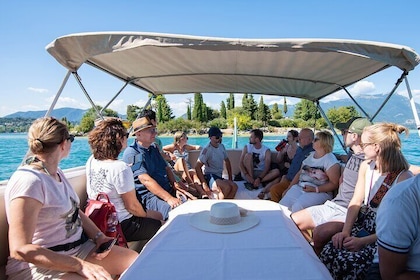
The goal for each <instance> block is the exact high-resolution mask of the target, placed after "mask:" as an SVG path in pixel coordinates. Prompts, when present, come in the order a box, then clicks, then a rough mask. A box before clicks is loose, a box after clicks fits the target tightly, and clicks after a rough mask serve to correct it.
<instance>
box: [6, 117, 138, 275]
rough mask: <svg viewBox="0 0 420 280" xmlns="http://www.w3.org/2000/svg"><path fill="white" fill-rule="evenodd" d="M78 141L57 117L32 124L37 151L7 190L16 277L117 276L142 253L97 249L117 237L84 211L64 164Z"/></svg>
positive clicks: (10, 264)
mask: <svg viewBox="0 0 420 280" xmlns="http://www.w3.org/2000/svg"><path fill="white" fill-rule="evenodd" d="M73 140H74V136H73V135H70V134H69V131H68V129H67V127H66V125H65V124H64V123H62V122H60V121H58V120H56V119H54V118H51V117H45V118H40V119H37V120H35V121H34V122H33V124H32V125H31V127H30V128H29V131H28V145H29V149H30V152H31V153H32V155H31V156H30V157H29V158H27V159H26V161H25V163H26V164H25V165H23V166H21V167H19V168H18V169H17V170H16V172H15V173H14V174H13V175H12V177H11V178H10V180H9V182H8V184H7V187H6V191H5V202H6V215H7V220H8V222H9V249H10V257H9V259H8V261H7V266H6V274H7V275H8V279H10V280H15V279H16V280H21V279H107V280H111V279H113V278H112V277H111V275H120V274H121V273H123V272H124V271H125V270H126V269H127V268H128V267H129V266H130V264H131V263H132V262H133V261H134V260H135V259H136V257H137V253H136V252H135V251H132V250H130V249H127V248H123V247H120V246H113V247H111V249H110V250H106V251H104V252H102V253H96V252H95V251H96V249H97V248H98V247H99V246H100V245H101V244H103V243H106V242H108V241H110V240H112V238H111V237H107V236H105V234H103V233H102V232H101V231H100V230H99V229H98V227H97V226H96V225H95V224H94V223H93V222H92V221H91V220H90V219H89V218H88V217H87V216H86V215H85V214H84V213H83V211H81V210H80V200H79V197H78V196H77V194H76V192H75V191H74V189H73V188H72V186H71V185H70V183H69V181H68V180H67V179H66V177H65V176H64V173H63V171H62V170H61V169H60V168H59V167H58V164H59V162H60V161H61V160H62V159H63V158H65V157H67V156H68V155H69V152H70V148H71V143H72V142H73Z"/></svg>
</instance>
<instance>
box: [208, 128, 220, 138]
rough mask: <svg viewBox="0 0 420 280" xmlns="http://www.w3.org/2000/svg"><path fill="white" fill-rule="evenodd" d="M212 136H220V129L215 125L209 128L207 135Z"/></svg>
mask: <svg viewBox="0 0 420 280" xmlns="http://www.w3.org/2000/svg"><path fill="white" fill-rule="evenodd" d="M212 136H222V132H221V131H220V129H219V128H218V127H216V126H212V127H210V129H209V137H212Z"/></svg>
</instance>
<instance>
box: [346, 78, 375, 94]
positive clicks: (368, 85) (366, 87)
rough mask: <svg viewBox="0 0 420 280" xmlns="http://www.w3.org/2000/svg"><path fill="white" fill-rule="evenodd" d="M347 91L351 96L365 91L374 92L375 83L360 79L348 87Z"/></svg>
mask: <svg viewBox="0 0 420 280" xmlns="http://www.w3.org/2000/svg"><path fill="white" fill-rule="evenodd" d="M349 91H350V93H351V94H352V95H353V96H358V95H361V94H366V93H374V91H375V85H374V84H373V83H372V82H369V81H360V82H357V83H356V84H355V85H354V86H352V87H350V90H349Z"/></svg>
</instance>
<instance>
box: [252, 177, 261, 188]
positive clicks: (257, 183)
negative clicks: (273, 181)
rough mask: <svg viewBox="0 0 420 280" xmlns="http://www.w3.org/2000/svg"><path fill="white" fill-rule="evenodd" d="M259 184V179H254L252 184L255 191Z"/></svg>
mask: <svg viewBox="0 0 420 280" xmlns="http://www.w3.org/2000/svg"><path fill="white" fill-rule="evenodd" d="M260 183H261V179H260V177H258V178H256V179H255V180H254V183H253V185H254V188H256V189H257V188H258V187H259V186H260Z"/></svg>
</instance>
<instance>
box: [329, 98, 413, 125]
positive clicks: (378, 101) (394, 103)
mask: <svg viewBox="0 0 420 280" xmlns="http://www.w3.org/2000/svg"><path fill="white" fill-rule="evenodd" d="M387 96H388V95H387V94H381V95H374V96H363V97H358V98H355V99H356V101H357V102H358V103H359V104H360V106H361V107H362V108H363V109H364V110H365V111H366V112H367V113H368V114H369V116H370V117H373V115H374V114H375V113H376V111H377V110H378V109H379V107H380V106H381V105H382V103H383V101H384V100H385V98H386V97H387ZM350 105H353V106H355V105H354V102H353V101H352V100H350V99H349V98H348V99H340V100H336V101H330V102H326V103H321V107H322V108H323V109H324V110H325V112H326V111H328V109H330V108H334V107H335V108H338V107H341V106H350ZM355 107H356V106H355ZM416 108H417V111H418V112H420V105H419V104H418V103H416ZM356 109H357V111H359V113H361V112H360V110H359V109H358V108H357V107H356ZM361 115H362V116H363V115H364V114H362V113H361ZM373 121H374V122H381V121H388V122H394V123H398V124H402V125H405V126H407V127H409V128H416V127H415V122H414V116H413V111H412V110H411V105H410V101H409V99H408V98H407V97H405V96H402V95H399V94H394V95H392V97H391V98H390V99H389V100H388V102H387V103H386V105H385V106H384V107H383V108H382V110H381V112H380V113H379V114H378V115H377V116H376V117H375V119H374V120H373Z"/></svg>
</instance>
